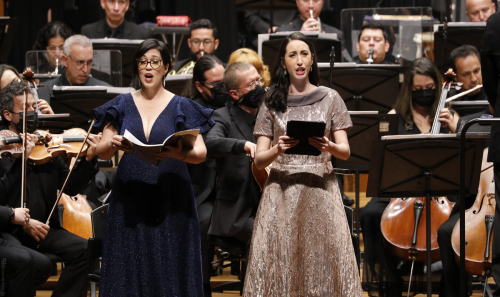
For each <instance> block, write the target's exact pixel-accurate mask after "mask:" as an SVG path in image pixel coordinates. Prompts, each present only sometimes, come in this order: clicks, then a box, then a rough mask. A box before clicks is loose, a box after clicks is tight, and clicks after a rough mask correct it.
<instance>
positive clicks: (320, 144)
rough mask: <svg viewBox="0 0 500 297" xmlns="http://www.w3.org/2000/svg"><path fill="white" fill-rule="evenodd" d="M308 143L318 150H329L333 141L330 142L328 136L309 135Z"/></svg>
mask: <svg viewBox="0 0 500 297" xmlns="http://www.w3.org/2000/svg"><path fill="white" fill-rule="evenodd" d="M309 144H311V145H312V146H314V147H315V148H317V149H318V150H319V151H320V152H330V149H331V146H333V145H335V143H333V142H331V141H330V139H328V137H326V136H323V137H310V138H309Z"/></svg>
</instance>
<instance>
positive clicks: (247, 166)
mask: <svg viewBox="0 0 500 297" xmlns="http://www.w3.org/2000/svg"><path fill="white" fill-rule="evenodd" d="M262 82H263V79H262V78H261V77H260V75H259V73H258V72H257V69H255V67H253V66H252V65H251V64H249V63H246V62H236V63H233V64H231V65H229V66H228V67H227V70H226V72H225V73H224V85H225V87H226V90H227V91H228V92H229V95H230V96H231V99H232V101H233V103H232V104H230V105H229V106H226V107H223V108H220V109H218V110H216V111H215V112H214V113H213V115H212V118H213V119H214V120H215V126H213V127H212V129H211V130H210V131H209V132H208V134H207V135H206V137H205V144H206V146H207V156H209V157H211V158H215V159H216V162H217V174H218V177H217V198H216V200H215V205H214V210H213V214H212V221H211V223H210V229H209V231H208V233H209V234H211V235H217V236H224V237H233V238H236V239H237V240H239V241H241V242H243V243H244V244H246V248H247V253H248V251H249V249H250V241H251V239H252V231H253V223H254V220H255V214H256V212H257V207H258V205H259V201H260V195H261V192H260V187H259V185H258V184H257V182H256V181H255V178H254V176H253V174H252V167H251V166H252V163H251V162H250V160H249V157H251V158H254V157H255V150H256V144H255V143H256V139H255V138H254V137H253V130H254V126H255V118H256V115H257V110H258V104H259V101H260V99H261V97H262V96H263V95H264V93H265V91H264V89H263V88H262Z"/></svg>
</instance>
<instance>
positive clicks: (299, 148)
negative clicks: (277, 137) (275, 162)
mask: <svg viewBox="0 0 500 297" xmlns="http://www.w3.org/2000/svg"><path fill="white" fill-rule="evenodd" d="M325 129H326V123H325V122H314V121H288V122H287V123H286V135H288V136H290V137H293V138H295V139H298V140H299V143H298V144H297V145H296V146H294V147H292V148H291V149H288V150H286V151H285V154H289V155H309V156H319V155H320V154H321V152H320V151H319V150H318V149H317V148H315V147H314V146H312V145H310V144H309V138H310V137H314V136H317V137H323V136H324V135H325Z"/></svg>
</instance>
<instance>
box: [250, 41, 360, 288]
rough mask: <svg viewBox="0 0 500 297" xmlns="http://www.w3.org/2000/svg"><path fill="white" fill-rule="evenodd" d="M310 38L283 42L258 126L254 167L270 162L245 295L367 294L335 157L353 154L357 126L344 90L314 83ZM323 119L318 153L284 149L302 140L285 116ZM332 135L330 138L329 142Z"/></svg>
mask: <svg viewBox="0 0 500 297" xmlns="http://www.w3.org/2000/svg"><path fill="white" fill-rule="evenodd" d="M318 82H319V70H318V64H317V56H316V51H315V48H314V45H313V43H312V42H311V41H310V40H309V39H308V38H307V37H306V36H305V35H304V34H302V33H300V32H295V33H292V34H290V35H288V36H287V37H286V38H285V39H284V41H283V42H282V44H281V47H280V50H279V56H278V57H277V58H276V63H275V65H274V69H273V75H272V77H271V86H270V89H269V90H268V91H267V92H266V94H265V95H264V98H263V103H262V104H261V105H260V109H259V112H258V116H257V120H256V123H255V130H254V133H253V135H254V137H255V138H257V152H256V155H255V160H254V162H255V165H256V167H257V168H258V169H261V170H262V169H264V168H265V167H266V166H268V165H270V164H271V163H272V169H271V171H270V175H269V178H268V180H267V183H266V185H265V186H264V189H263V192H262V196H261V201H260V204H259V208H258V211H257V214H256V218H255V223H254V231H253V235H252V245H251V250H250V257H249V263H248V269H247V274H246V279H245V286H244V290H243V294H244V296H312V295H318V292H321V295H324V296H339V297H340V296H353V297H361V296H363V293H362V289H361V285H360V281H359V273H358V268H357V265H356V259H355V256H354V249H353V246H352V241H351V236H350V233H349V227H348V225H347V219H346V214H345V211H344V206H343V204H342V196H341V194H340V191H339V187H338V185H337V178H336V174H335V170H334V169H333V166H332V164H331V158H332V155H333V156H335V157H337V158H341V159H343V160H345V159H347V158H348V157H349V155H350V149H349V142H348V139H347V133H346V132H345V130H347V129H349V128H350V127H351V126H352V122H351V119H350V117H349V113H348V112H347V108H346V107H345V104H344V102H343V100H342V98H341V97H340V95H339V94H338V93H337V92H336V91H335V90H332V89H329V88H326V87H322V86H320V87H317V85H318ZM289 120H302V121H321V122H325V124H326V127H325V132H324V137H311V138H309V139H308V142H309V144H310V145H312V146H313V147H315V148H316V149H318V151H319V152H320V155H318V156H309V155H293V154H284V153H285V151H286V150H288V149H290V148H292V147H294V146H295V145H297V143H298V140H297V139H293V138H291V137H289V136H287V135H286V131H287V130H286V129H287V121H289ZM330 139H331V140H334V141H335V142H333V141H330Z"/></svg>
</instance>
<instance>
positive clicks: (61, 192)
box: [45, 119, 95, 225]
mask: <svg viewBox="0 0 500 297" xmlns="http://www.w3.org/2000/svg"><path fill="white" fill-rule="evenodd" d="M94 122H95V119H93V120H92V123H90V127H89V130H88V131H87V135H85V140H84V141H83V143H82V146H81V147H80V151H79V152H78V155H77V158H79V157H80V154H81V153H82V151H83V148H84V147H85V144H86V143H87V139H88V138H89V134H90V130H92V125H94ZM75 167H76V166H72V167H71V168H70V170H69V172H68V176H66V180H65V181H64V184H63V186H62V187H61V190H60V191H59V194H57V199H56V202H55V203H54V206H53V207H52V210H51V211H50V214H49V218H48V219H47V222H46V223H45V224H46V225H48V224H49V223H50V220H51V219H52V216H53V215H54V210H55V209H56V207H57V204H59V200H61V196H62V194H63V193H64V188H66V185H67V184H68V180H69V178H70V177H71V174H72V173H73V169H75Z"/></svg>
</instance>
